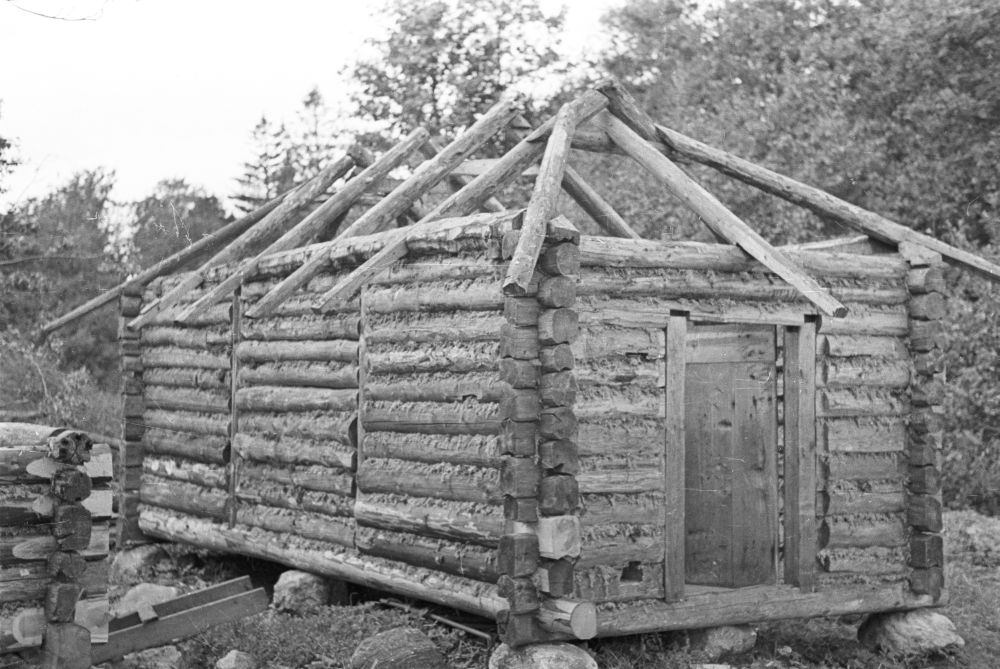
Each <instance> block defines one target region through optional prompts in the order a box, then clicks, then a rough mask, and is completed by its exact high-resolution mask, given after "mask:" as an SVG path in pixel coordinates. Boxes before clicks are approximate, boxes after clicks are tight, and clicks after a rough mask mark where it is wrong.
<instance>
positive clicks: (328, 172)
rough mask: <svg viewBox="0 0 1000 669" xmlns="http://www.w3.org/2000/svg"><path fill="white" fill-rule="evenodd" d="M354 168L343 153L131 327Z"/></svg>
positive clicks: (273, 230)
mask: <svg viewBox="0 0 1000 669" xmlns="http://www.w3.org/2000/svg"><path fill="white" fill-rule="evenodd" d="M353 167H354V160H352V159H351V157H350V156H343V157H342V158H340V159H339V160H337V161H334V163H333V164H331V165H330V166H329V167H327V168H326V169H324V170H323V171H321V172H320V173H319V174H317V175H316V176H315V177H313V178H312V179H310V180H309V181H307V182H305V183H304V184H302V185H301V186H299V187H298V188H296V189H295V190H294V191H292V192H291V193H290V194H289V195H287V196H286V197H285V199H283V200H282V201H281V204H279V205H278V206H277V207H276V208H275V209H274V211H272V212H271V213H270V214H268V215H267V216H265V217H264V218H263V219H261V220H260V221H259V222H258V223H257V224H256V225H254V226H252V227H251V228H250V229H248V230H247V231H246V232H244V233H243V234H241V235H240V236H239V237H237V238H236V239H235V240H234V241H233V242H232V243H230V244H229V245H228V246H226V247H225V248H223V249H222V250H221V251H219V252H218V253H216V254H215V255H214V256H212V257H211V258H209V259H208V260H207V261H205V262H204V263H203V264H202V265H201V267H199V268H198V269H196V270H195V271H194V272H192V273H191V274H189V275H188V276H187V277H185V278H184V280H183V281H181V282H180V283H179V284H178V285H177V286H176V287H175V288H174V289H173V290H171V291H170V292H168V293H167V294H166V295H164V296H163V297H161V298H160V299H158V300H156V301H155V302H153V303H151V304H150V305H149V306H148V307H146V308H145V309H144V310H143V311H142V313H140V314H139V316H137V317H136V318H134V319H133V320H132V321H130V322H129V324H128V326H129V327H130V328H133V329H136V330H137V329H139V328H141V327H142V326H144V325H146V324H147V323H150V322H151V321H152V320H153V319H154V318H156V317H157V316H158V315H159V313H160V312H161V311H163V310H164V309H167V308H169V307H172V306H173V305H175V304H177V302H178V301H180V300H181V299H182V298H183V297H184V296H185V295H187V294H188V293H189V292H190V291H192V290H194V289H195V288H197V287H198V286H200V285H201V283H202V281H204V279H205V274H206V273H207V272H208V270H209V269H211V268H213V267H216V266H218V265H223V264H225V263H227V262H231V261H233V260H239V259H240V258H241V257H243V255H244V254H245V253H246V251H247V250H248V249H250V248H252V247H253V246H254V245H255V244H258V243H260V242H263V241H264V240H266V239H272V238H273V237H274V236H275V235H277V234H280V231H281V229H282V228H283V227H284V226H285V224H287V223H288V221H290V220H291V219H292V218H294V217H295V215H296V214H297V213H298V212H299V210H300V209H301V208H302V207H303V206H305V205H307V204H308V203H310V202H311V201H312V200H313V198H315V197H316V196H317V195H319V194H320V193H324V192H326V190H327V189H328V188H330V186H331V185H332V184H333V182H335V181H336V180H337V179H339V178H340V177H342V176H344V175H345V174H347V172H348V171H349V170H350V169H352V168H353Z"/></svg>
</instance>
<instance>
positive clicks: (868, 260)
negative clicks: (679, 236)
mask: <svg viewBox="0 0 1000 669" xmlns="http://www.w3.org/2000/svg"><path fill="white" fill-rule="evenodd" d="M780 248H781V249H782V250H783V251H784V250H785V247H780ZM785 252H786V254H787V255H788V256H789V258H791V259H792V260H793V261H794V262H795V263H796V264H797V265H799V266H801V267H802V268H803V269H804V270H806V271H808V272H810V273H813V274H816V275H818V276H826V277H831V278H843V279H868V278H870V279H896V280H899V279H902V278H903V277H905V276H906V273H907V271H908V268H909V266H908V265H907V263H906V261H904V260H902V259H900V258H899V257H898V256H861V255H855V254H853V253H836V252H816V251H795V250H788V251H785ZM580 264H581V266H583V267H637V268H639V267H642V268H648V269H690V270H699V269H701V270H715V271H719V272H767V271H768V270H767V268H766V267H764V266H763V265H761V264H760V263H758V262H757V261H756V260H754V259H752V258H748V257H747V256H746V254H745V253H743V252H742V251H740V250H739V249H734V248H733V247H732V246H731V245H728V244H704V243H701V242H671V241H654V240H646V239H616V238H613V237H594V236H591V235H582V236H581V237H580Z"/></svg>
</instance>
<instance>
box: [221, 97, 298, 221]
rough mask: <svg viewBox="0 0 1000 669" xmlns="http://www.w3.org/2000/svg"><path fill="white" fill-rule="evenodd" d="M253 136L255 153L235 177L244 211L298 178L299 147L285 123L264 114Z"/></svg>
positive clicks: (238, 195)
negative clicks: (277, 122) (273, 121)
mask: <svg viewBox="0 0 1000 669" xmlns="http://www.w3.org/2000/svg"><path fill="white" fill-rule="evenodd" d="M250 136H251V142H252V144H253V152H254V155H253V158H251V159H250V160H249V161H247V162H245V163H243V174H242V175H241V176H240V177H238V178H237V179H236V181H237V183H239V185H240V190H239V191H238V192H237V194H236V195H235V196H234V199H235V200H236V206H237V207H238V208H239V209H241V210H242V211H251V210H253V209H256V208H257V207H259V206H260V205H262V204H264V203H265V202H267V201H268V200H270V199H272V198H274V197H276V196H278V195H280V194H281V193H284V192H285V191H286V190H288V189H289V188H291V187H292V186H293V185H294V184H295V182H296V169H295V167H296V163H297V161H298V158H297V148H296V146H295V145H294V143H293V142H292V139H291V136H290V135H289V132H288V129H287V128H286V127H285V124H284V123H281V124H278V125H275V124H274V123H272V122H271V121H270V120H268V118H267V117H266V116H261V117H260V121H258V122H257V125H255V126H254V128H253V131H252V132H251V135H250Z"/></svg>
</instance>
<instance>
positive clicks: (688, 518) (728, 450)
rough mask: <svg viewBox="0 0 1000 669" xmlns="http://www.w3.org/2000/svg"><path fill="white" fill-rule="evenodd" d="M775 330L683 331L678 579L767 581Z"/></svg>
mask: <svg viewBox="0 0 1000 669" xmlns="http://www.w3.org/2000/svg"><path fill="white" fill-rule="evenodd" d="M775 348H776V347H775V328H774V327H769V326H746V325H692V326H690V327H689V328H688V331H687V338H686V345H685V362H686V365H685V391H684V401H685V412H684V446H685V472H684V484H685V485H684V487H685V551H684V557H685V560H684V564H685V581H686V582H687V583H691V584H700V585H713V586H722V587H741V586H747V585H755V584H760V583H773V582H775V573H776V569H775V551H776V545H777V531H776V528H777V506H776V499H777V469H776V465H775V455H776V451H777V434H778V433H777V415H776V398H775V395H776V387H777V371H776V363H775V361H776V354H775Z"/></svg>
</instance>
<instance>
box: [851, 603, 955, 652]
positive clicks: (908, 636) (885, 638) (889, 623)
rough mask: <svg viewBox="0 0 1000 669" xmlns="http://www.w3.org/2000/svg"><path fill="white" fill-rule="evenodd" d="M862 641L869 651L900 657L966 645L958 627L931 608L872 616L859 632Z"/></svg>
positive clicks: (859, 638)
mask: <svg viewBox="0 0 1000 669" xmlns="http://www.w3.org/2000/svg"><path fill="white" fill-rule="evenodd" d="M858 640H859V641H861V643H862V645H864V646H865V647H866V648H868V649H869V650H874V651H882V652H883V653H888V654H890V655H899V656H911V655H924V654H927V653H933V652H938V651H943V650H947V649H949V648H961V647H962V646H964V645H965V640H964V639H962V637H960V636H958V632H956V631H955V624H954V623H952V622H951V621H950V620H949V619H948V618H946V617H945V616H943V615H941V614H940V613H938V612H937V611H931V610H930V609H915V610H913V611H898V612H895V613H876V614H873V615H870V616H868V619H867V620H866V621H865V622H864V623H863V624H862V625H861V627H860V628H859V629H858Z"/></svg>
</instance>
